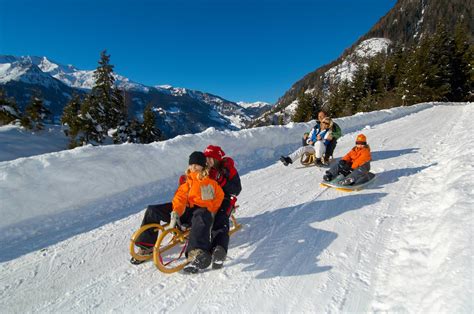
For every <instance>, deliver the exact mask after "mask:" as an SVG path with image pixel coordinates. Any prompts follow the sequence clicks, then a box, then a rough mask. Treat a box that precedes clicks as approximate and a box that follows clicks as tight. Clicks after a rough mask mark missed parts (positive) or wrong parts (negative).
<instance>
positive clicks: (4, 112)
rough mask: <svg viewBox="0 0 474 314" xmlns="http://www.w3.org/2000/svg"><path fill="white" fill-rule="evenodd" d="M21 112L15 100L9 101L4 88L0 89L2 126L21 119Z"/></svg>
mask: <svg viewBox="0 0 474 314" xmlns="http://www.w3.org/2000/svg"><path fill="white" fill-rule="evenodd" d="M20 116H21V114H20V111H19V110H18V107H17V105H16V103H15V101H14V100H13V99H8V98H7V95H6V93H5V91H4V90H3V88H0V125H4V124H9V123H12V122H14V121H16V120H18V119H20Z"/></svg>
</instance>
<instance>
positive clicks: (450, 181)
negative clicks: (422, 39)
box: [0, 103, 474, 313]
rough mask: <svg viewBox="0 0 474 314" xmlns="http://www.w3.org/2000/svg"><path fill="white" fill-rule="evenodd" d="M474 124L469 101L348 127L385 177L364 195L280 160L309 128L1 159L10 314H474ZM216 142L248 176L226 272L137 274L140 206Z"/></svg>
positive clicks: (348, 142) (163, 195)
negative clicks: (330, 185)
mask: <svg viewBox="0 0 474 314" xmlns="http://www.w3.org/2000/svg"><path fill="white" fill-rule="evenodd" d="M473 119H474V106H472V104H432V103H428V104H420V105H416V106H412V107H404V108H394V109H390V110H383V111H378V112H372V113H364V114H358V115H355V116H352V117H347V118H342V119H338V120H337V122H338V123H339V124H340V125H341V127H342V128H343V130H344V132H345V135H344V136H343V137H342V138H341V139H340V140H339V143H338V146H337V148H336V152H335V156H336V157H339V156H341V155H343V154H344V153H345V152H347V151H348V150H349V149H350V148H351V147H352V146H353V144H354V138H355V136H356V134H358V133H359V132H363V133H364V134H366V135H367V137H368V141H369V144H370V146H371V148H372V152H373V159H374V161H373V163H372V170H373V171H374V172H376V173H377V174H378V177H377V179H376V181H375V182H374V183H373V184H372V185H371V186H369V187H368V188H367V189H366V190H364V191H361V192H357V193H343V192H339V191H336V190H332V189H325V188H321V187H320V186H319V182H320V181H321V177H322V174H323V172H322V170H321V169H318V168H314V167H312V168H304V169H297V167H298V165H292V166H289V167H284V166H283V165H282V164H281V163H280V162H277V161H276V160H278V157H279V156H280V155H281V154H287V153H289V152H291V151H292V150H293V149H296V148H297V147H298V145H299V143H300V136H301V134H302V133H303V132H304V131H305V130H306V129H308V128H309V127H310V126H311V125H312V123H306V124H304V123H302V124H290V125H287V126H284V127H278V126H276V127H275V126H274V127H263V128H256V129H250V130H243V131H238V132H230V131H228V132H219V131H215V130H213V129H208V130H207V131H205V132H203V133H200V134H196V135H184V136H178V137H177V138H174V139H172V140H169V141H165V142H160V143H154V144H149V145H136V144H124V145H120V146H105V147H83V148H78V149H74V150H70V151H61V152H56V153H49V154H44V155H38V156H32V157H29V158H19V159H16V160H12V161H4V162H0V215H1V216H2V220H1V221H0V245H1V247H2V250H1V251H0V261H1V263H0V304H1V308H2V312H6V313H18V312H132V311H134V312H135V311H136V312H199V313H200V312H238V313H240V312H244V313H255V312H278V313H288V312H295V313H300V312H311V313H314V312H341V311H343V312H367V311H369V312H394V311H395V312H422V313H426V312H444V313H453V312H468V313H471V312H472V311H473V309H474V306H473V298H472V295H473V281H472V275H473V274H472V270H473V257H472V256H473V245H472V243H473V242H472V230H473V215H472V209H473V208H474V206H473V205H474V204H473V203H474V182H473V180H472V177H473V175H474V138H473V137H472V135H471V133H472V132H471V130H472V127H471V123H472V120H473ZM210 143H212V144H217V145H221V146H222V147H223V148H224V150H225V151H226V153H227V154H228V155H231V156H232V157H234V158H235V160H236V162H237V166H238V168H239V170H240V172H241V175H242V184H243V192H242V194H241V195H240V196H239V204H240V209H239V212H238V214H237V217H238V219H239V221H240V222H241V223H242V224H243V225H244V228H243V229H242V230H241V231H239V232H237V233H236V234H235V235H234V236H233V237H232V238H231V245H230V250H229V256H228V260H227V261H226V264H225V267H224V268H223V269H222V270H219V271H212V270H208V271H205V272H203V273H201V274H198V275H195V276H192V275H183V274H180V273H176V274H172V275H166V274H163V273H160V272H159V271H158V270H157V269H156V268H155V267H154V265H153V264H152V263H145V264H143V265H140V266H133V265H131V264H130V263H128V259H129V256H128V254H129V253H128V243H129V238H130V235H131V234H132V233H133V232H134V230H136V229H137V227H138V226H139V224H140V222H141V219H142V215H143V211H142V210H141V209H142V208H143V207H144V206H145V205H146V204H151V203H160V202H165V201H167V200H169V199H170V198H171V196H172V193H173V190H174V188H175V186H176V180H177V178H178V176H179V175H180V174H181V173H182V172H183V171H184V169H185V166H186V162H187V156H188V155H189V153H190V152H191V151H193V150H202V149H203V148H205V146H207V144H210Z"/></svg>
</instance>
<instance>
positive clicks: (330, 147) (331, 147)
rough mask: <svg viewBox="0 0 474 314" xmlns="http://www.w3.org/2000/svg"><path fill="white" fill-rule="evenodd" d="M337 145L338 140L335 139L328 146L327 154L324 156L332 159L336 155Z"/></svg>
mask: <svg viewBox="0 0 474 314" xmlns="http://www.w3.org/2000/svg"><path fill="white" fill-rule="evenodd" d="M336 145H337V140H336V139H335V138H333V139H332V140H331V141H330V142H329V144H328V145H327V146H326V152H325V153H324V155H325V156H326V158H327V159H329V157H331V156H332V154H333V153H334V149H335V148H336Z"/></svg>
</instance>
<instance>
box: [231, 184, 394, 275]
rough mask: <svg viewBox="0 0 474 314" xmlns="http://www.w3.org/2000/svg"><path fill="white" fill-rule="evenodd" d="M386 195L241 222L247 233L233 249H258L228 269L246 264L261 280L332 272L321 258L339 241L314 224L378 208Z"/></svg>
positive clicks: (315, 205)
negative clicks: (333, 243) (351, 212)
mask: <svg viewBox="0 0 474 314" xmlns="http://www.w3.org/2000/svg"><path fill="white" fill-rule="evenodd" d="M385 195H387V194H386V193H372V194H364V195H360V194H351V195H348V196H342V197H338V198H336V199H332V200H325V201H318V200H314V201H311V202H308V203H305V204H303V205H298V206H293V207H287V208H282V209H278V210H275V211H272V212H265V213H263V214H260V215H257V216H255V217H246V218H241V219H239V222H241V223H242V224H243V226H244V230H243V232H239V233H238V235H237V236H236V237H235V238H232V240H231V246H232V247H250V246H255V249H254V250H253V252H252V253H251V254H250V255H249V256H248V257H242V258H238V259H235V260H233V261H232V262H231V263H229V264H228V265H227V267H230V266H231V265H232V264H234V263H236V264H237V263H238V264H246V265H247V266H246V267H244V269H243V270H244V271H256V270H257V271H258V270H261V271H262V272H261V273H259V274H258V275H257V278H260V279H263V278H272V277H277V276H301V275H306V274H314V273H319V272H323V271H327V270H330V269H331V268H332V266H329V265H318V261H319V259H318V256H319V255H320V254H321V252H323V251H324V250H325V249H326V248H327V247H329V245H330V244H331V243H332V242H333V241H334V240H335V239H336V238H337V233H335V232H331V231H326V230H322V229H318V228H315V227H314V226H312V224H313V223H315V222H321V221H324V220H328V219H331V218H334V217H337V216H339V215H341V214H343V213H345V212H348V211H352V210H357V209H360V208H362V207H364V206H367V205H372V204H375V203H377V202H378V201H379V200H380V199H381V198H382V197H384V196H385Z"/></svg>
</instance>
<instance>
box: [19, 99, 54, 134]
mask: <svg viewBox="0 0 474 314" xmlns="http://www.w3.org/2000/svg"><path fill="white" fill-rule="evenodd" d="M50 114H51V111H49V109H48V108H46V107H45V106H44V103H43V100H42V99H41V98H40V96H39V95H33V96H31V100H30V103H29V104H28V105H27V106H26V108H25V113H24V114H23V117H22V118H21V123H22V126H23V127H25V128H27V129H32V130H42V129H43V128H44V124H43V122H44V120H45V119H46V118H47V117H48V116H49V115H50Z"/></svg>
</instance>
